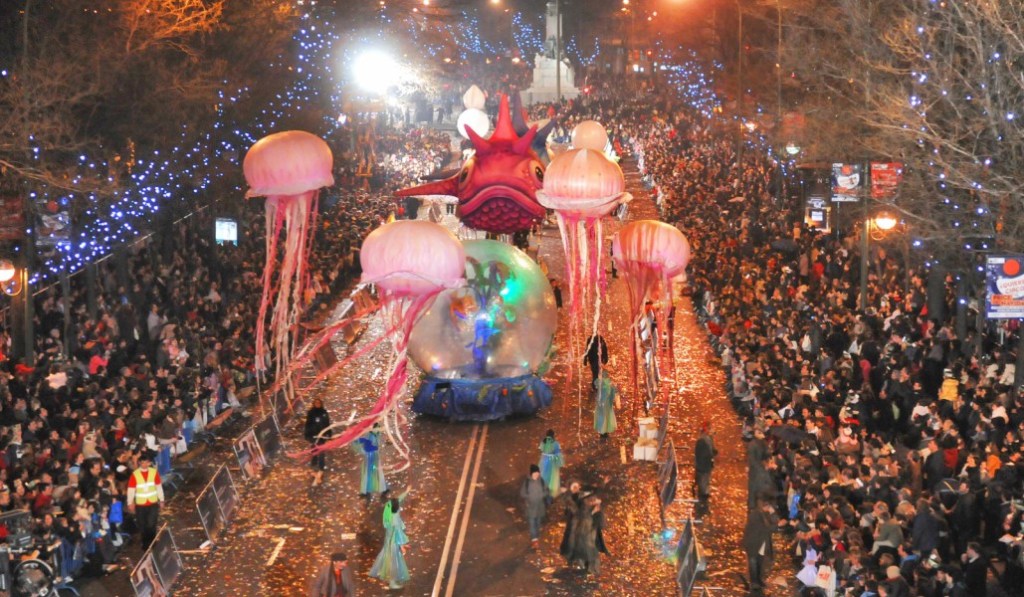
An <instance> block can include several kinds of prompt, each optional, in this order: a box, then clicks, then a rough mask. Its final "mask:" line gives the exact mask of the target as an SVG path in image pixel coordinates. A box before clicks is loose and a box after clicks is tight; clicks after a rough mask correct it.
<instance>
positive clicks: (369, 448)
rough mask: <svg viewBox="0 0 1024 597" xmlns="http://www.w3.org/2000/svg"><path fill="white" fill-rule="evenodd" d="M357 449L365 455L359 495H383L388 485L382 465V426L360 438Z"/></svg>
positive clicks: (376, 426) (377, 425) (361, 470)
mask: <svg viewBox="0 0 1024 597" xmlns="http://www.w3.org/2000/svg"><path fill="white" fill-rule="evenodd" d="M356 447H357V448H358V449H359V451H360V452H361V453H362V455H363V466H362V468H361V469H360V476H359V495H361V496H363V497H367V498H368V497H371V496H372V495H373V494H375V493H383V492H384V491H386V490H387V488H388V484H387V481H385V480H384V469H382V468H381V465H380V424H375V425H374V426H373V429H371V430H370V431H369V433H367V434H366V435H364V436H363V437H361V438H359V439H358V440H357V442H356Z"/></svg>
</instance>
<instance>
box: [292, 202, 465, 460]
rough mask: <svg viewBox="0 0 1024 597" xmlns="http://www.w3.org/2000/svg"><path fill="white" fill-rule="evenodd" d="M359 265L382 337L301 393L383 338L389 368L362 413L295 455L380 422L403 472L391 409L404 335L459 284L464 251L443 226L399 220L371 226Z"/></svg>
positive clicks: (317, 343)
mask: <svg viewBox="0 0 1024 597" xmlns="http://www.w3.org/2000/svg"><path fill="white" fill-rule="evenodd" d="M359 261H360V264H361V265H362V268H363V278H362V283H363V284H372V285H374V286H375V287H376V289H377V297H378V299H379V313H380V315H381V319H382V320H383V322H384V325H385V333H384V334H383V335H382V336H380V337H379V338H377V339H375V340H374V341H372V342H370V343H369V344H368V345H367V346H364V347H363V348H362V349H360V350H359V351H357V352H355V353H352V354H350V355H348V356H347V357H346V358H345V359H344V360H342V361H340V362H338V363H336V364H335V365H332V366H331V367H329V368H328V369H326V370H324V371H321V372H320V373H319V374H318V375H317V376H316V377H315V378H314V379H313V380H312V382H310V383H309V384H308V385H306V387H305V388H303V389H305V390H308V389H311V388H312V387H313V386H314V385H315V384H317V383H319V382H320V381H322V380H323V379H326V378H327V377H329V376H330V375H332V374H333V373H334V372H336V371H339V370H341V369H342V368H344V367H346V366H348V365H349V364H350V363H351V362H353V361H354V360H355V359H359V358H362V356H364V355H365V354H367V353H368V352H369V351H370V350H372V349H373V348H375V347H376V346H377V345H379V344H380V343H381V342H382V341H383V340H388V339H389V340H391V345H392V348H393V349H394V355H393V361H392V366H391V370H390V373H389V374H388V379H387V381H386V383H385V385H384V389H383V390H382V391H381V392H380V395H379V397H378V398H377V401H376V402H375V403H374V405H373V407H372V408H371V409H370V411H369V412H368V413H366V414H364V415H363V417H362V418H360V419H358V420H357V421H356V422H355V423H354V424H352V425H351V426H350V425H349V423H347V422H343V423H336V424H334V425H332V426H331V427H329V428H328V429H334V428H345V429H344V430H343V431H342V432H341V433H340V434H335V435H334V437H333V438H332V439H331V440H329V441H328V442H326V443H324V444H321V445H319V446H317V447H315V448H313V449H311V450H307V451H305V452H302V453H300V454H299V456H302V457H311V456H313V455H315V454H317V453H320V452H323V451H326V450H332V449H335V448H339V447H342V446H345V445H347V444H349V443H351V442H352V441H354V440H356V439H357V438H359V437H361V436H362V435H363V434H364V433H366V431H367V430H369V429H370V428H371V427H372V426H373V424H374V423H376V422H378V421H383V422H384V429H385V432H386V433H387V435H388V438H389V439H390V440H391V443H392V444H393V445H394V446H395V447H396V448H397V449H398V452H399V455H400V456H401V458H400V464H399V466H398V468H399V469H403V468H406V467H407V466H408V464H409V457H408V449H407V447H406V445H405V442H404V440H403V439H402V436H401V432H400V429H401V423H402V421H403V420H404V416H403V414H402V411H401V410H400V409H399V408H397V407H398V399H399V398H400V396H401V393H402V390H403V388H404V387H405V382H406V379H407V378H408V359H407V350H408V346H409V337H410V336H411V334H412V330H413V327H414V326H415V325H416V322H417V321H418V320H419V318H420V317H421V316H422V315H423V313H424V312H425V311H426V310H427V309H428V308H429V307H430V305H431V304H432V303H433V302H434V300H435V299H436V298H437V296H438V295H439V294H440V293H441V292H443V291H445V290H447V289H453V288H458V287H460V286H462V285H463V284H464V282H465V278H464V268H465V252H464V251H463V248H462V244H461V243H460V242H459V240H458V239H457V238H455V236H454V235H453V234H452V233H451V232H449V231H448V230H447V229H446V228H444V227H443V226H440V225H438V224H434V223H432V222H428V221H425V220H399V221H396V222H392V223H389V224H385V225H383V226H381V227H380V228H377V229H376V230H374V231H373V232H371V233H370V234H369V236H367V237H366V239H365V240H364V241H363V245H362V249H361V251H360V254H359ZM367 314H368V313H358V314H356V315H355V316H353V317H350V318H347V319H345V320H342V321H338V322H335V323H332V324H331V325H329V326H327V327H326V328H324V329H323V330H322V331H321V332H319V333H318V335H317V336H316V337H315V338H313V339H312V341H310V342H308V343H307V344H306V345H305V346H304V348H303V352H302V353H300V354H299V355H298V356H297V357H296V359H295V361H294V363H293V366H302V365H304V364H306V363H308V362H309V361H310V360H312V359H313V358H314V355H315V354H316V352H317V351H318V350H320V349H321V348H323V347H324V346H325V345H327V344H328V343H329V342H330V341H331V338H332V337H333V336H334V335H335V334H337V333H338V332H340V331H341V330H343V329H345V328H346V327H347V326H348V325H350V324H351V323H352V321H353V320H355V319H359V318H360V317H363V316H365V315H367Z"/></svg>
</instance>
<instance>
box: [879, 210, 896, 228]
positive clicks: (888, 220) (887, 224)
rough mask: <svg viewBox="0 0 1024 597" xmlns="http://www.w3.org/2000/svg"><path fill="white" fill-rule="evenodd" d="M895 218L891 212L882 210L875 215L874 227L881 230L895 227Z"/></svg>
mask: <svg viewBox="0 0 1024 597" xmlns="http://www.w3.org/2000/svg"><path fill="white" fill-rule="evenodd" d="M897 223H898V222H897V221H896V218H894V217H893V216H892V214H889V213H886V212H882V213H880V214H878V215H877V216H875V227H876V228H878V229H879V230H882V231H885V232H887V231H889V230H892V229H893V228H895V227H896V224H897Z"/></svg>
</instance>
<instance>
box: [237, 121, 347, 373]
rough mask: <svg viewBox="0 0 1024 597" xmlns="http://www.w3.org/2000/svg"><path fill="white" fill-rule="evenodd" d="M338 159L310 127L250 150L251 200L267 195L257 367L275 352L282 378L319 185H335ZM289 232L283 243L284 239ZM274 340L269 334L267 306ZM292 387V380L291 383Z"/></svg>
mask: <svg viewBox="0 0 1024 597" xmlns="http://www.w3.org/2000/svg"><path fill="white" fill-rule="evenodd" d="M333 166H334V157H333V155H332V154H331V149H330V147H328V146H327V143H325V142H324V141H323V139H321V138H319V137H317V136H316V135H313V134H312V133H307V132H305V131H284V132H280V133H274V134H272V135H268V136H266V137H264V138H262V139H260V140H259V141H257V142H256V143H255V144H254V145H253V146H252V147H251V148H250V149H249V151H248V152H247V153H246V154H245V159H244V160H243V162H242V170H243V172H244V174H245V181H246V182H247V183H248V184H249V190H248V191H246V193H245V196H246V198H251V197H266V203H265V207H266V227H267V237H266V264H265V265H264V268H263V295H262V297H261V300H260V308H259V315H258V316H257V319H256V370H257V372H261V373H262V372H263V371H264V370H265V369H266V365H267V359H266V352H267V348H268V344H269V347H271V348H272V349H273V350H274V352H275V357H276V359H275V363H276V367H277V377H278V378H280V377H281V373H282V372H284V371H287V369H288V362H289V360H290V358H291V355H292V352H293V351H294V345H293V343H294V341H295V334H294V333H293V331H294V329H295V326H296V325H297V324H298V323H299V317H300V315H301V312H302V305H303V301H302V299H303V295H304V290H305V285H306V283H307V282H308V275H307V274H306V267H307V263H308V254H309V249H310V245H311V243H312V241H313V234H312V231H313V228H314V224H315V222H316V215H317V198H318V194H319V189H321V188H322V187H328V186H331V185H333V184H334V175H333V174H332V169H333ZM282 232H283V233H284V244H283V245H279V239H280V237H281V234H282ZM271 305H273V309H272V310H271V316H270V340H269V342H268V341H267V340H266V338H265V329H266V323H267V322H266V319H267V310H268V309H270V307H271ZM287 385H288V388H289V389H290V384H287Z"/></svg>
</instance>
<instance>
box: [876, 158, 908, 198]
mask: <svg viewBox="0 0 1024 597" xmlns="http://www.w3.org/2000/svg"><path fill="white" fill-rule="evenodd" d="M902 179H903V164H902V163H901V162H871V198H872V199H878V200H881V201H892V200H893V199H894V198H895V197H896V191H897V190H898V189H899V186H900V181H901V180H902Z"/></svg>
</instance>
